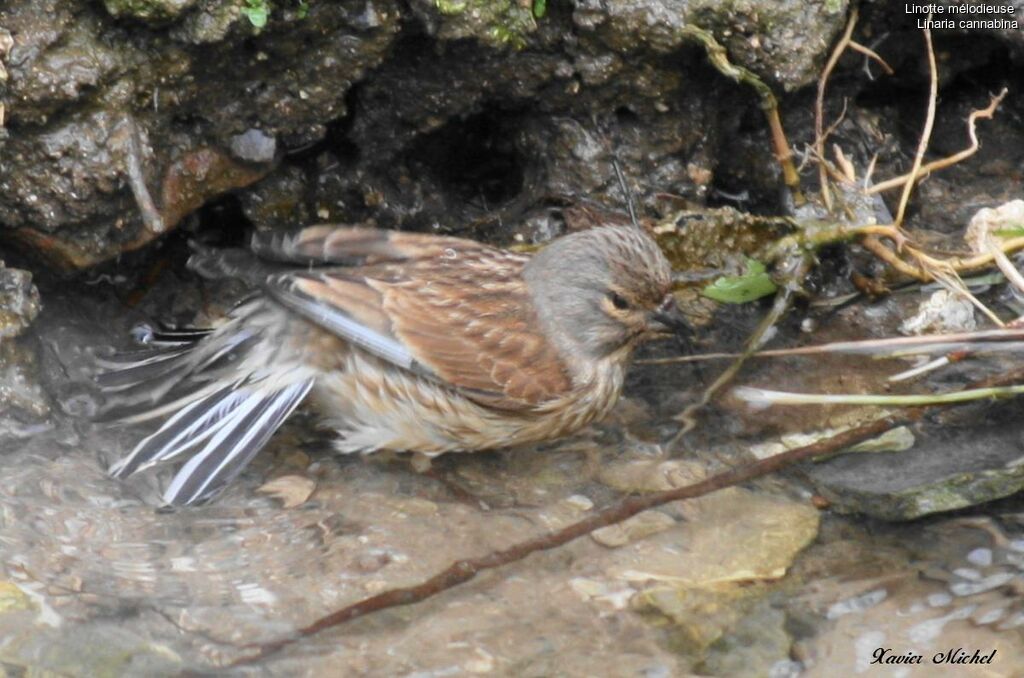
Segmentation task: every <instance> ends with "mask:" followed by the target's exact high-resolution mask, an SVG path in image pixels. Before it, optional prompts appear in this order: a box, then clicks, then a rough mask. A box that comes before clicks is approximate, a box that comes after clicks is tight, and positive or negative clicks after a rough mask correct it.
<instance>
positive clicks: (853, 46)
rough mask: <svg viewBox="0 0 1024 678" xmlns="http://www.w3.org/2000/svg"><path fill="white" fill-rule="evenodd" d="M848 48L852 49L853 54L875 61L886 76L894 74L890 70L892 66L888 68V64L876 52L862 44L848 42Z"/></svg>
mask: <svg viewBox="0 0 1024 678" xmlns="http://www.w3.org/2000/svg"><path fill="white" fill-rule="evenodd" d="M848 47H849V48H850V49H852V50H853V51H854V52H860V53H861V54H863V55H864V56H866V57H868V58H869V59H874V60H875V61H877V62H878V65H879V66H881V67H882V70H884V71H885V72H886V74H887V75H892V74H893V73H895V72H896V71H894V70H892V66H890V65H889V64H887V63H886V62H885V59H883V58H882V57H880V56H878V52H876V51H875V50H873V49H871V48H870V47H867V46H865V45H862V44H860V43H859V42H857V41H855V40H850V41H849V43H848Z"/></svg>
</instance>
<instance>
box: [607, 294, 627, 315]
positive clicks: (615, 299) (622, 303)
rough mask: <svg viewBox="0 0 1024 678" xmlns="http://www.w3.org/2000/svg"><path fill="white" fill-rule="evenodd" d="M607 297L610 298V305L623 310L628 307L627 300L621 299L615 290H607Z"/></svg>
mask: <svg viewBox="0 0 1024 678" xmlns="http://www.w3.org/2000/svg"><path fill="white" fill-rule="evenodd" d="M608 298H609V299H610V300H611V302H612V306H614V307H615V308H617V309H619V310H620V311H625V310H626V309H627V308H629V302H628V301H626V300H625V299H623V298H622V297H621V296H620V295H618V294H616V293H615V292H609V293H608Z"/></svg>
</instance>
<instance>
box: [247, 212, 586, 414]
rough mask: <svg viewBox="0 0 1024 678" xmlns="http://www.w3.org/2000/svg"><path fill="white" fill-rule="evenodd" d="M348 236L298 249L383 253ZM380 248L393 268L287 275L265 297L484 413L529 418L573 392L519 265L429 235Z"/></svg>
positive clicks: (323, 235) (395, 236)
mask: <svg viewBox="0 0 1024 678" xmlns="http://www.w3.org/2000/svg"><path fill="white" fill-rule="evenodd" d="M354 230H355V229H344V231H343V232H341V233H340V234H339V233H338V232H337V231H334V232H331V233H327V232H321V231H314V232H312V233H308V234H307V235H306V236H305V237H307V238H308V241H301V243H300V244H308V243H314V246H313V249H317V248H320V249H322V250H325V251H326V250H331V251H332V252H333V254H332V256H334V255H335V254H337V252H335V251H334V250H335V249H337V248H339V247H341V245H340V244H339V242H340V241H344V242H346V243H348V244H351V243H352V242H357V243H360V244H362V246H363V247H364V249H363V250H361V252H362V253H363V254H364V255H365V254H366V253H367V252H368V251H370V250H372V249H373V247H377V248H378V250H379V251H383V247H384V245H381V244H380V243H381V242H383V240H382V239H384V238H385V236H383V235H382V232H381V231H366V232H365V233H361V232H353V231H354ZM307 231H310V229H306V230H305V231H303V232H302V233H307ZM314 236H315V237H314ZM372 237H376V238H377V241H372ZM332 239H333V240H332ZM446 241H451V242H446ZM297 242H298V241H297ZM367 243H373V247H371V246H370V245H368V244H367ZM386 243H387V246H388V247H390V248H391V250H390V251H391V252H392V254H395V255H396V256H398V255H401V256H403V257H405V258H404V259H403V260H402V261H401V262H400V263H394V262H383V263H381V261H380V260H377V261H378V263H375V264H372V265H369V264H368V265H363V266H357V267H351V268H342V267H334V268H324V269H313V270H307V271H298V272H290V273H284V274H279V275H275V276H271V277H270V278H269V279H268V281H267V289H268V291H269V293H270V294H271V295H272V296H273V297H274V298H275V299H277V300H278V301H279V302H280V303H282V304H283V305H285V306H286V307H288V308H290V309H291V310H293V311H295V312H297V313H299V314H300V315H302V316H304V317H305V318H307V319H308V320H311V321H312V322H314V323H316V324H318V325H320V326H321V327H324V328H326V329H328V330H330V331H331V332H333V333H335V334H337V335H338V336H340V337H342V338H344V339H345V340H347V341H349V342H351V343H352V344H354V345H356V346H358V347H360V348H362V349H363V350H366V351H368V352H370V353H372V354H374V355H376V356H378V357H380V358H383V359H384V360H387V361H389V362H391V363H392V364H394V365H397V366H399V367H401V368H403V369H407V370H411V371H414V372H417V373H418V374H421V375H424V376H427V377H429V378H432V379H435V380H437V381H439V382H442V383H444V384H447V385H451V386H453V387H455V388H458V389H461V390H463V391H464V392H466V393H467V395H469V396H470V397H472V398H474V399H477V400H479V401H481V402H486V404H488V405H489V406H493V407H500V408H505V409H510V410H527V409H531V408H535V407H537V406H539V405H541V404H542V403H544V402H547V401H549V400H552V399H555V398H558V397H559V396H561V395H563V394H565V393H566V392H567V391H569V390H570V389H571V388H572V379H571V374H570V372H569V369H568V366H567V365H566V363H565V361H564V359H563V358H562V357H561V355H560V353H559V351H558V350H557V348H556V347H555V346H554V345H553V344H552V343H551V342H550V341H549V340H548V339H547V338H546V337H545V336H544V335H543V333H542V330H541V327H540V323H539V320H538V318H537V316H536V314H535V312H534V310H533V303H532V299H531V298H530V295H529V292H528V290H527V288H526V286H525V283H523V281H522V278H521V271H522V267H523V265H524V264H525V262H526V261H527V259H526V258H525V257H522V256H520V255H516V254H511V253H508V252H504V251H502V250H497V249H494V248H490V247H487V246H485V245H480V244H479V243H474V242H471V241H462V240H458V239H454V238H452V239H444V238H438V237H436V236H422V235H419V236H417V235H416V234H404V233H392V234H391V235H390V236H387V237H386ZM446 245H452V246H450V247H449V246H446ZM455 245H457V247H456V246H455ZM298 246H299V245H291V246H290V247H291V248H292V249H294V248H296V247H298ZM286 249H287V248H286ZM375 251H376V250H375ZM378 255H379V254H376V255H374V256H378ZM368 260H370V258H364V261H368Z"/></svg>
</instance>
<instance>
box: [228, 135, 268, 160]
mask: <svg viewBox="0 0 1024 678" xmlns="http://www.w3.org/2000/svg"><path fill="white" fill-rule="evenodd" d="M231 152H232V153H233V154H234V155H235V157H236V158H238V159H239V160H246V161H248V162H271V161H273V159H274V155H275V154H276V153H277V140H276V139H274V137H272V136H269V135H267V134H264V133H263V132H262V131H261V130H258V129H248V130H246V131H245V132H243V133H242V134H236V135H235V136H233V137H231Z"/></svg>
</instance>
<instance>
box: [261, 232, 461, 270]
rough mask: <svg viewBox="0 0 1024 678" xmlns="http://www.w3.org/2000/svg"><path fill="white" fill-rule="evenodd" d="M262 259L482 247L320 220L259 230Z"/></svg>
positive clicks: (330, 259)
mask: <svg viewBox="0 0 1024 678" xmlns="http://www.w3.org/2000/svg"><path fill="white" fill-rule="evenodd" d="M250 247H251V249H252V251H253V252H255V253H256V254H257V255H258V256H259V257H260V258H261V259H266V260H269V261H277V262H285V263H292V264H313V265H321V266H322V265H336V266H366V265H374V264H380V263H385V262H399V261H409V260H417V259H422V258H424V257H429V256H431V255H433V254H435V253H437V252H439V251H441V250H443V249H444V248H447V247H455V248H461V247H480V245H479V244H478V243H476V242H473V241H472V240H465V239H462V238H453V237H449V236H438V235H430V234H427V233H402V232H399V231H388V230H383V229H377V228H363V227H359V226H337V225H334V224H319V225H317V226H308V227H306V228H304V229H302V230H300V231H297V232H295V233H289V234H279V233H255V234H254V235H253V237H252V242H251V243H250Z"/></svg>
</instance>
